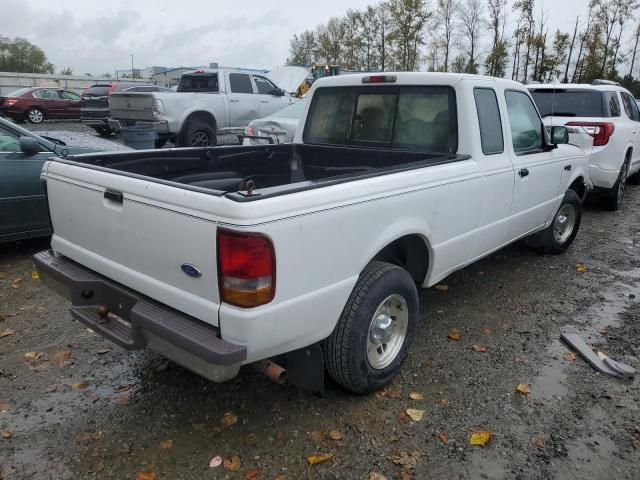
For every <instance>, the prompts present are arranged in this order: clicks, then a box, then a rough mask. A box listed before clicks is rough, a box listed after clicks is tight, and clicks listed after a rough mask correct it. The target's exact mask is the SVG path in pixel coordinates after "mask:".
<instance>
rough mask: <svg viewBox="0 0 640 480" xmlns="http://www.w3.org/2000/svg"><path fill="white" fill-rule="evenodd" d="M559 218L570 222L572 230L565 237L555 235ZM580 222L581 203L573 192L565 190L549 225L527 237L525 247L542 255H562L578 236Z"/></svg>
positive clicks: (559, 225)
mask: <svg viewBox="0 0 640 480" xmlns="http://www.w3.org/2000/svg"><path fill="white" fill-rule="evenodd" d="M568 205H570V206H572V207H573V209H572V211H573V216H571V215H570V214H569V213H568V212H571V209H570V207H567V206H568ZM561 217H564V218H565V219H567V221H570V222H572V229H571V231H570V233H569V234H567V235H566V237H565V236H559V235H557V234H556V227H557V226H558V227H561V226H562V222H561ZM581 220H582V202H581V201H580V197H579V196H578V194H577V193H576V192H574V191H573V190H567V191H566V192H565V194H564V198H563V199H562V203H561V204H560V207H558V211H557V212H556V213H555V215H554V216H553V221H552V222H551V225H549V226H548V227H547V228H545V229H544V230H542V231H541V232H538V233H536V234H534V235H532V236H531V237H529V238H528V239H527V245H528V246H529V247H531V248H533V249H535V250H538V251H539V252H542V253H550V254H552V255H558V254H560V253H563V252H564V251H565V250H566V249H567V248H569V246H570V245H571V244H572V243H573V240H574V239H575V238H576V235H578V230H580V221H581Z"/></svg>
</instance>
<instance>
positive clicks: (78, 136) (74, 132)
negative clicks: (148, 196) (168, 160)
mask: <svg viewBox="0 0 640 480" xmlns="http://www.w3.org/2000/svg"><path fill="white" fill-rule="evenodd" d="M22 126H23V127H25V128H27V129H28V130H31V131H33V132H36V133H38V134H39V135H46V136H49V137H54V138H58V139H60V140H62V141H63V142H65V143H66V144H67V145H69V146H74V147H85V148H95V149H96V150H109V149H111V150H114V151H115V150H125V149H127V147H125V146H124V145H123V144H122V139H121V138H120V137H119V136H118V135H113V136H112V137H111V138H109V139H106V138H103V137H100V135H98V134H97V133H96V132H95V130H93V129H92V128H89V127H87V126H86V125H83V124H82V123H80V122H79V121H78V122H70V121H57V120H52V121H46V122H43V123H42V124H40V125H32V124H30V123H25V124H23V125H22ZM237 143H238V137H237V136H236V135H218V144H219V145H234V144H237ZM173 146H174V145H173V144H172V143H170V142H167V144H166V145H165V146H164V148H170V147H173Z"/></svg>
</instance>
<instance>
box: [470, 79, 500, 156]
mask: <svg viewBox="0 0 640 480" xmlns="http://www.w3.org/2000/svg"><path fill="white" fill-rule="evenodd" d="M473 96H474V97H475V99H476V111H477V112H478V123H479V125H480V141H481V143H482V153H484V154H485V155H494V154H496V153H502V152H504V138H503V137H502V120H500V108H499V107H498V97H497V96H496V92H495V90H494V89H492V88H474V89H473Z"/></svg>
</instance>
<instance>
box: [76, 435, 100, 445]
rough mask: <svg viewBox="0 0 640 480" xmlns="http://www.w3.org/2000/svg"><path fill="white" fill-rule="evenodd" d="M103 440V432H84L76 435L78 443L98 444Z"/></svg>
mask: <svg viewBox="0 0 640 480" xmlns="http://www.w3.org/2000/svg"><path fill="white" fill-rule="evenodd" d="M101 438H102V432H83V433H79V434H78V435H76V443H84V442H89V441H91V442H97V441H98V440H100V439H101Z"/></svg>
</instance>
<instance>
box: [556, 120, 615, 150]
mask: <svg viewBox="0 0 640 480" xmlns="http://www.w3.org/2000/svg"><path fill="white" fill-rule="evenodd" d="M566 125H569V126H574V127H583V128H584V129H585V130H586V131H587V133H588V134H589V135H591V136H592V137H593V146H594V147H601V146H602V145H606V144H607V143H609V138H611V135H613V131H614V130H615V129H616V126H615V125H614V124H613V123H611V122H569V123H567V124H566Z"/></svg>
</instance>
